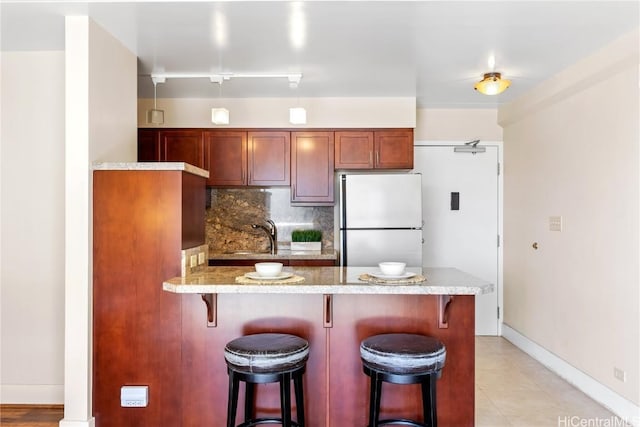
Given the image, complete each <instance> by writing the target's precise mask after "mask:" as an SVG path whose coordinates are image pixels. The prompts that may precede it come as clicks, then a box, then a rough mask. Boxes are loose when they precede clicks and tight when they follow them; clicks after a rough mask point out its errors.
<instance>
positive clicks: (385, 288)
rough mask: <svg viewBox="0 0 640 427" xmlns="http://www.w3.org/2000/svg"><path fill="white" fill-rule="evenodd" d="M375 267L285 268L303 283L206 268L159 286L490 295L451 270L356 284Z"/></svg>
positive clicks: (487, 287) (481, 284) (488, 288)
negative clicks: (244, 279)
mask: <svg viewBox="0 0 640 427" xmlns="http://www.w3.org/2000/svg"><path fill="white" fill-rule="evenodd" d="M376 270H377V268H376V267H285V268H284V269H283V271H287V272H292V273H294V274H296V275H298V276H302V277H304V279H305V280H304V282H302V283H296V284H284V283H267V284H262V283H256V284H241V283H236V280H235V278H236V277H237V276H243V275H244V274H245V273H249V272H252V271H254V268H253V267H208V268H206V269H205V270H203V271H202V272H199V273H194V274H192V275H190V276H187V277H175V278H173V279H170V280H167V281H166V282H164V283H163V284H162V287H163V289H164V290H165V291H168V292H174V293H183V294H188V293H197V294H224V293H226V294H239V293H252V294H256V293H258V294H260V293H262V294H269V293H273V294H406V295H428V294H431V295H478V294H485V293H490V292H493V291H494V285H493V284H492V283H489V282H486V281H484V280H481V279H478V278H477V277H474V276H471V275H470V274H467V273H465V272H463V271H460V270H458V269H455V268H408V269H407V270H408V271H410V272H413V273H417V274H422V275H423V276H425V277H426V280H425V281H424V282H422V283H418V284H396V283H389V284H373V283H369V282H364V281H362V280H359V279H358V278H359V277H360V275H361V274H365V273H368V272H375V271H376Z"/></svg>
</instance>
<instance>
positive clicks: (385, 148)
mask: <svg viewBox="0 0 640 427" xmlns="http://www.w3.org/2000/svg"><path fill="white" fill-rule="evenodd" d="M335 138H336V140H335V168H336V169H413V129H384V130H375V131H337V132H336V133H335Z"/></svg>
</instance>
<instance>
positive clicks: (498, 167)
mask: <svg viewBox="0 0 640 427" xmlns="http://www.w3.org/2000/svg"><path fill="white" fill-rule="evenodd" d="M498 176H500V162H498Z"/></svg>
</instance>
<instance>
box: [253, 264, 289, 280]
mask: <svg viewBox="0 0 640 427" xmlns="http://www.w3.org/2000/svg"><path fill="white" fill-rule="evenodd" d="M255 267H256V273H258V274H259V275H260V276H262V277H276V276H278V275H280V273H282V263H281V262H257V263H256V266H255Z"/></svg>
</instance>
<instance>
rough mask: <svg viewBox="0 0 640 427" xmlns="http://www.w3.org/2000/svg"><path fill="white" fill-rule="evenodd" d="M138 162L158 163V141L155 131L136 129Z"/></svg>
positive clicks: (156, 131)
mask: <svg viewBox="0 0 640 427" xmlns="http://www.w3.org/2000/svg"><path fill="white" fill-rule="evenodd" d="M138 161H139V162H159V161H160V141H159V140H158V130H157V129H138Z"/></svg>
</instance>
